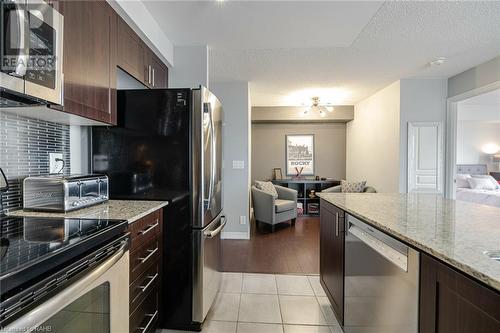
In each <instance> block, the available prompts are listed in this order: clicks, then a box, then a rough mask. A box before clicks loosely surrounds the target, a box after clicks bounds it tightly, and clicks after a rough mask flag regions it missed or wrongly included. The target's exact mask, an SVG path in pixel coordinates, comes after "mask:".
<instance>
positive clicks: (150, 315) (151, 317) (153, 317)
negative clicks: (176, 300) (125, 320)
mask: <svg viewBox="0 0 500 333" xmlns="http://www.w3.org/2000/svg"><path fill="white" fill-rule="evenodd" d="M157 315H158V310H156V311H155V313H151V314H146V317H149V318H150V319H149V320H148V323H147V324H146V325H145V326H141V327H137V328H138V329H140V330H141V332H142V333H144V332H147V331H148V330H149V326H151V324H152V323H153V321H154V320H155V318H156V316H157Z"/></svg>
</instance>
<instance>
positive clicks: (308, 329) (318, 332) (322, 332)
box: [284, 325, 332, 333]
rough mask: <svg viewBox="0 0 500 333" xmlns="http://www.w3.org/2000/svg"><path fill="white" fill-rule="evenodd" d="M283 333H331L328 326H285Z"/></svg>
mask: <svg viewBox="0 0 500 333" xmlns="http://www.w3.org/2000/svg"><path fill="white" fill-rule="evenodd" d="M284 329H285V333H332V332H331V331H330V328H329V327H328V326H306V325H285V326H284Z"/></svg>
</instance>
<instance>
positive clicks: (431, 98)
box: [399, 79, 448, 193]
mask: <svg viewBox="0 0 500 333" xmlns="http://www.w3.org/2000/svg"><path fill="white" fill-rule="evenodd" d="M447 83H448V82H447V79H403V80H400V89H401V92H400V101H401V104H400V108H401V111H400V130H399V137H400V138H401V140H400V146H399V151H400V155H399V192H401V193H406V192H407V187H408V186H407V184H408V181H407V178H408V123H409V122H442V123H443V126H444V122H445V121H446V98H447V91H448V87H447ZM444 158H445V157H444V154H443V155H442V156H441V161H440V163H441V165H444ZM441 185H442V186H441V188H443V185H444V184H441Z"/></svg>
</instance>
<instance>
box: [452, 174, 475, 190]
mask: <svg viewBox="0 0 500 333" xmlns="http://www.w3.org/2000/svg"><path fill="white" fill-rule="evenodd" d="M469 178H472V177H471V175H469V174H468V173H459V174H458V175H457V178H456V183H457V188H470V185H469V182H468V181H467V179H469Z"/></svg>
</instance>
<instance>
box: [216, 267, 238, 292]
mask: <svg viewBox="0 0 500 333" xmlns="http://www.w3.org/2000/svg"><path fill="white" fill-rule="evenodd" d="M242 284H243V273H228V272H225V273H222V283H221V289H220V292H222V293H238V294H239V293H241V287H242Z"/></svg>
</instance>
